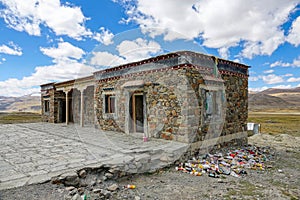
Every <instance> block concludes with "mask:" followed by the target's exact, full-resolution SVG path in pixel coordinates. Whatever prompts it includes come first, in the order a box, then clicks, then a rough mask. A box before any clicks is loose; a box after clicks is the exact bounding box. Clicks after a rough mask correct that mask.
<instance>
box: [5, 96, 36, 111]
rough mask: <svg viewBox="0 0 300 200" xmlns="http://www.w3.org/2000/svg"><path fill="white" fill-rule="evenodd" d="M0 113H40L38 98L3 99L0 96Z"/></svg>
mask: <svg viewBox="0 0 300 200" xmlns="http://www.w3.org/2000/svg"><path fill="white" fill-rule="evenodd" d="M0 112H38V113H40V112H41V98H40V97H39V96H22V97H4V96H0Z"/></svg>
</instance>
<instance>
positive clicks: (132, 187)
mask: <svg viewBox="0 0 300 200" xmlns="http://www.w3.org/2000/svg"><path fill="white" fill-rule="evenodd" d="M124 188H128V189H135V185H125V186H124Z"/></svg>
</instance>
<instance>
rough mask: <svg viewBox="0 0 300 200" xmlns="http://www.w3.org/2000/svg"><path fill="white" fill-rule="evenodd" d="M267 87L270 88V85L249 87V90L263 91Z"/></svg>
mask: <svg viewBox="0 0 300 200" xmlns="http://www.w3.org/2000/svg"><path fill="white" fill-rule="evenodd" d="M266 89H269V87H267V86H263V87H257V88H249V91H252V92H261V91H263V90H266Z"/></svg>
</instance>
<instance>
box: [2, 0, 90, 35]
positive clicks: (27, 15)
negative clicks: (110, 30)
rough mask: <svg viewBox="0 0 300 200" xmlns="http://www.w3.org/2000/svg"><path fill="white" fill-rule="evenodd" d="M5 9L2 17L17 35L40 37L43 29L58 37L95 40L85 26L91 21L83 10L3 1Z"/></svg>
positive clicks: (43, 2) (53, 1)
mask: <svg viewBox="0 0 300 200" xmlns="http://www.w3.org/2000/svg"><path fill="white" fill-rule="evenodd" d="M1 2H2V4H3V5H4V9H2V10H1V12H0V16H1V17H2V18H4V21H5V23H6V24H7V25H8V26H9V27H10V28H13V29H15V30H17V31H25V32H27V33H28V34H29V35H35V36H40V35H41V26H46V27H49V28H50V29H51V30H52V31H53V32H54V33H55V34H56V35H67V36H69V37H71V38H74V39H77V40H81V39H82V37H85V36H92V33H91V31H90V30H88V29H86V28H85V26H84V22H85V21H86V20H88V18H86V17H85V16H84V15H83V13H82V11H81V9H80V7H76V6H70V5H69V4H67V5H66V4H65V5H63V4H61V3H60V0H51V1H46V0H40V1H36V0H26V1H18V0H2V1H1Z"/></svg>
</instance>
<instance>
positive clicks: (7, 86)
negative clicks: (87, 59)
mask: <svg viewBox="0 0 300 200" xmlns="http://www.w3.org/2000/svg"><path fill="white" fill-rule="evenodd" d="M94 71H95V69H94V68H92V67H90V66H88V65H84V64H81V63H78V62H76V61H74V60H67V59H65V60H64V61H61V62H60V63H56V64H54V65H49V66H40V67H36V68H35V72H34V73H33V74H32V75H31V76H27V77H23V78H22V79H14V78H11V79H8V80H5V81H1V82H0V96H22V95H27V94H31V93H34V92H39V90H40V88H39V85H41V84H45V83H48V82H53V81H66V80H70V79H74V78H77V77H82V76H88V75H91V73H92V72H94Z"/></svg>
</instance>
